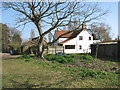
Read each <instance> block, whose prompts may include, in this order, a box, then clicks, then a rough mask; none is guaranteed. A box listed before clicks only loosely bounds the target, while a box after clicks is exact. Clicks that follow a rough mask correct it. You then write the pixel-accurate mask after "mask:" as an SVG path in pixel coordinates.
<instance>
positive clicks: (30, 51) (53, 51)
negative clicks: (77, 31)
mask: <svg viewBox="0 0 120 90" xmlns="http://www.w3.org/2000/svg"><path fill="white" fill-rule="evenodd" d="M37 51H38V48H37V46H32V47H24V48H23V49H22V53H23V54H36V53H37ZM57 52H63V53H64V47H63V46H48V47H47V48H46V49H45V50H44V54H56V53H57Z"/></svg>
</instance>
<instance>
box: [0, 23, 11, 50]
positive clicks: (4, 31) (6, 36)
mask: <svg viewBox="0 0 120 90" xmlns="http://www.w3.org/2000/svg"><path fill="white" fill-rule="evenodd" d="M0 26H2V27H1V28H0V30H2V37H1V38H2V52H9V46H8V44H9V43H10V40H9V38H10V31H9V28H8V26H7V25H6V24H2V23H0Z"/></svg>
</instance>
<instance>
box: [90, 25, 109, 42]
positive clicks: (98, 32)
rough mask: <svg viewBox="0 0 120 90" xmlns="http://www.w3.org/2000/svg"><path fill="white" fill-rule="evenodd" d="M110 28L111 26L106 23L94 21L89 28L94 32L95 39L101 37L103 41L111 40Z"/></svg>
mask: <svg viewBox="0 0 120 90" xmlns="http://www.w3.org/2000/svg"><path fill="white" fill-rule="evenodd" d="M110 30H111V27H110V26H108V25H106V24H105V23H92V24H91V25H90V28H89V31H90V32H91V33H92V34H93V37H94V39H99V40H101V41H108V40H111V36H110Z"/></svg>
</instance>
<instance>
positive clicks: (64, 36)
mask: <svg viewBox="0 0 120 90" xmlns="http://www.w3.org/2000/svg"><path fill="white" fill-rule="evenodd" d="M66 32H68V31H58V30H56V31H55V33H56V36H57V37H59V36H60V35H62V34H64V33H66ZM72 33H73V32H71V33H69V34H66V35H63V36H62V37H61V38H69V37H70V36H71V34H72Z"/></svg>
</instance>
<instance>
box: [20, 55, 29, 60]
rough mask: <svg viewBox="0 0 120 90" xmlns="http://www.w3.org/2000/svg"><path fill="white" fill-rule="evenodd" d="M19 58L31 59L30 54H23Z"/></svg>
mask: <svg viewBox="0 0 120 90" xmlns="http://www.w3.org/2000/svg"><path fill="white" fill-rule="evenodd" d="M19 59H30V55H26V54H24V55H23V56H21V57H19Z"/></svg>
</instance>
